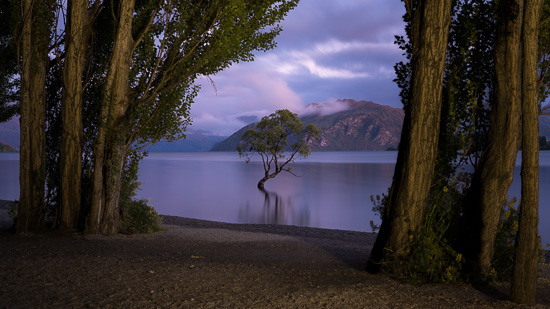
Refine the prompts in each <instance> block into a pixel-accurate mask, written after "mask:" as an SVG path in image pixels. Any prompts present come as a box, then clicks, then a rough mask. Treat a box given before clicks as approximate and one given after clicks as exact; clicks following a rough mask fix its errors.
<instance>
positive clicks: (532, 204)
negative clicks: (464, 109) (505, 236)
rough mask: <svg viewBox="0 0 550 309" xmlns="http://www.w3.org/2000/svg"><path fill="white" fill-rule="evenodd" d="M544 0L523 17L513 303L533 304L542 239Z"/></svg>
mask: <svg viewBox="0 0 550 309" xmlns="http://www.w3.org/2000/svg"><path fill="white" fill-rule="evenodd" d="M543 4H544V1H542V0H525V16H524V18H523V20H524V24H523V81H522V112H523V113H522V114H523V117H522V145H523V147H522V160H521V202H520V205H521V206H520V209H519V230H518V234H517V239H516V255H515V259H514V269H513V276H512V291H511V298H512V301H513V302H516V303H520V304H526V305H534V304H535V297H536V291H537V262H538V256H539V255H538V252H537V251H538V249H539V243H540V241H539V239H538V237H537V234H538V219H539V216H538V207H539V143H538V141H539V122H538V118H539V117H538V114H539V107H538V94H539V91H538V90H539V89H538V85H539V82H538V72H537V64H538V28H539V27H538V26H539V21H540V18H541V15H542V7H543Z"/></svg>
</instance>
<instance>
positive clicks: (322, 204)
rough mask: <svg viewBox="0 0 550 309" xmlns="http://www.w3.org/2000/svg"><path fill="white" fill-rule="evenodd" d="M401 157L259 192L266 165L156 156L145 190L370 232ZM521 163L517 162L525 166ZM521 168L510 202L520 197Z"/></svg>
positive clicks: (543, 181)
mask: <svg viewBox="0 0 550 309" xmlns="http://www.w3.org/2000/svg"><path fill="white" fill-rule="evenodd" d="M396 157H397V153H396V152H314V153H312V154H311V156H310V157H309V158H307V159H306V160H302V161H297V162H296V163H295V164H294V165H293V169H292V170H293V172H294V173H295V174H297V175H300V176H301V177H298V178H297V177H294V176H292V175H290V174H288V173H281V174H280V175H279V176H277V177H276V178H275V179H271V180H269V181H268V182H267V183H266V190H267V191H268V192H269V194H268V195H267V196H266V195H265V194H264V193H262V192H260V191H259V190H258V189H257V188H256V184H257V182H258V180H259V179H260V178H261V177H262V175H263V168H262V166H261V162H258V161H253V162H251V163H250V164H246V163H244V161H243V160H242V159H240V158H239V157H238V154H237V153H236V152H235V153H233V152H231V153H229V152H227V153H224V152H222V153H219V152H212V153H210V152H206V153H151V154H150V156H149V157H147V158H146V159H145V160H143V161H142V162H141V164H140V172H139V173H140V181H141V182H142V190H141V191H139V193H138V197H141V198H150V199H151V204H152V205H154V206H155V208H156V210H157V211H158V212H159V213H161V214H166V215H176V216H184V217H189V218H197V219H205V220H214V221H223V222H231V223H262V224H290V225H300V226H311V227H321V228H331V229H345V230H355V231H371V228H370V224H369V222H370V221H371V220H373V221H374V222H375V223H379V219H378V217H377V216H376V215H374V213H373V212H372V210H371V209H372V203H371V201H370V196H371V195H373V194H374V195H376V194H381V193H384V192H387V189H388V187H389V186H390V185H391V181H392V176H393V169H394V166H395V161H396ZM519 158H520V157H518V162H520V160H519ZM18 164H19V158H18V154H0V199H15V198H17V197H18V195H19V187H18V177H19V176H18V174H19V166H18ZM540 164H541V169H540V220H541V224H540V225H539V230H540V234H541V236H542V239H543V242H550V210H549V208H550V207H549V206H550V202H549V201H550V190H549V189H550V151H546V152H541V154H540ZM519 171H520V169H519V164H518V166H516V170H515V175H514V182H513V184H512V187H511V188H510V190H509V196H517V197H519V195H520V177H519Z"/></svg>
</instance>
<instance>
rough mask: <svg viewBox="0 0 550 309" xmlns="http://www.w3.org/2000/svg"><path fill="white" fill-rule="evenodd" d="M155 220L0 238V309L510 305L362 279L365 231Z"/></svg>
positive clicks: (475, 291)
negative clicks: (128, 231)
mask: <svg viewBox="0 0 550 309" xmlns="http://www.w3.org/2000/svg"><path fill="white" fill-rule="evenodd" d="M162 217H163V225H164V226H165V227H166V229H165V230H163V231H161V232H157V233H153V234H134V235H123V234H118V235H114V236H103V235H83V234H81V233H69V234H59V233H51V234H44V235H14V234H10V233H7V232H0V247H1V248H2V250H0V260H2V263H0V282H2V284H0V308H51V307H72V308H82V307H93V308H95V307H101V308H151V307H161V308H167V307H184V308H236V307H239V308H252V307H254V308H335V307H336V308H500V309H506V308H517V305H516V304H514V303H512V302H510V301H509V289H510V286H509V284H507V283H504V284H498V285H495V286H490V287H487V288H474V287H472V286H471V285H468V284H462V283H458V284H438V285H434V284H412V283H408V282H407V281H406V280H402V279H397V278H392V277H391V276H388V275H372V274H369V273H367V272H366V271H365V263H366V260H367V258H368V255H369V254H370V250H371V248H372V244H373V243H374V240H375V238H376V234H373V233H367V232H354V231H345V230H330V229H320V228H309V227H299V226H286V225H263V224H232V223H224V222H215V221H207V220H199V219H189V218H182V217H176V216H162ZM543 280H546V281H543ZM549 306H550V280H548V278H546V279H541V280H539V284H538V285H537V306H535V308H548V307H549Z"/></svg>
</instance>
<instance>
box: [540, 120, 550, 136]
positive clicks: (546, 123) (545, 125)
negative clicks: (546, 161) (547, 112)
mask: <svg viewBox="0 0 550 309" xmlns="http://www.w3.org/2000/svg"><path fill="white" fill-rule="evenodd" d="M549 129H550V117H549V116H540V117H539V131H543V130H548V131H546V132H544V133H542V134H539V135H543V136H546V138H547V139H550V130H549Z"/></svg>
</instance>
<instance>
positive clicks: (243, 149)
mask: <svg viewBox="0 0 550 309" xmlns="http://www.w3.org/2000/svg"><path fill="white" fill-rule="evenodd" d="M319 134H320V131H319V129H317V127H315V126H314V125H313V124H308V125H307V126H305V127H304V125H303V124H302V121H300V119H299V118H298V116H297V115H296V114H294V113H292V112H290V111H289V110H286V109H283V110H278V111H276V112H275V113H273V114H271V115H269V116H265V117H263V118H262V120H261V121H260V122H259V123H258V125H257V126H256V129H249V130H248V131H246V133H245V134H244V135H243V136H242V137H241V143H240V144H239V146H238V147H237V151H238V152H239V156H240V157H242V158H245V161H246V163H249V162H250V160H251V158H252V155H254V154H255V153H257V154H258V155H260V157H261V158H262V163H263V167H264V171H265V177H264V179H263V182H265V180H267V179H269V178H274V177H275V176H277V174H279V173H280V172H281V171H286V172H289V173H291V174H292V172H291V168H290V167H288V166H287V165H288V164H289V163H291V162H294V161H295V160H296V159H298V158H304V159H305V158H307V157H308V156H309V154H310V152H311V151H310V148H309V143H310V141H311V140H313V139H319ZM289 143H290V144H289ZM261 182H262V181H260V183H261ZM260 183H259V184H258V186H259V187H261V188H263V186H260Z"/></svg>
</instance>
